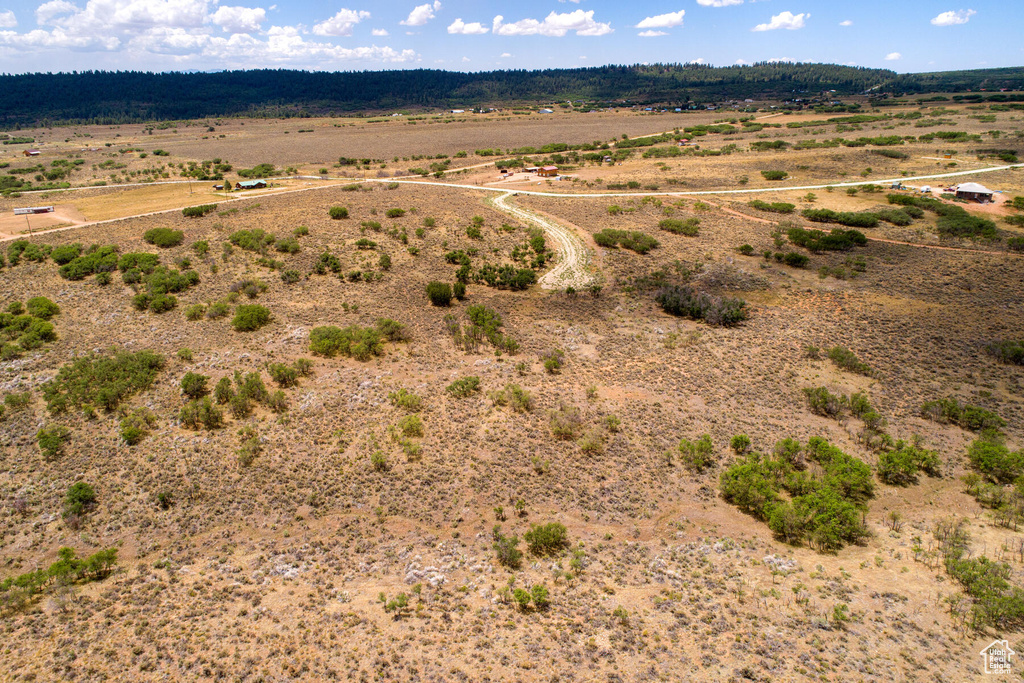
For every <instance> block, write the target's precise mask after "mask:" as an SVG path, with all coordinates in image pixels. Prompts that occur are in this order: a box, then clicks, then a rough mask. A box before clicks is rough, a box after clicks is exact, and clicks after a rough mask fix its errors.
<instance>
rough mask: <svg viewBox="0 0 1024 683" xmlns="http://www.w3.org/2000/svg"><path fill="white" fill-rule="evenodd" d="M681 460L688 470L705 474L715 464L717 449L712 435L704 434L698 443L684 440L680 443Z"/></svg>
mask: <svg viewBox="0 0 1024 683" xmlns="http://www.w3.org/2000/svg"><path fill="white" fill-rule="evenodd" d="M679 459H680V460H682V462H683V464H684V465H685V466H686V467H687V469H689V470H691V471H693V472H703V471H704V470H706V469H708V468H709V467H711V466H712V465H714V464H715V448H714V445H713V444H712V443H711V435H710V434H704V435H703V436H701V437H700V439H698V440H697V441H690V440H689V439H683V440H682V441H680V442H679Z"/></svg>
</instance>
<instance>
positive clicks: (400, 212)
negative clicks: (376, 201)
mask: <svg viewBox="0 0 1024 683" xmlns="http://www.w3.org/2000/svg"><path fill="white" fill-rule="evenodd" d="M384 215H385V216H387V217H388V218H401V217H402V216H404V215H405V209H388V210H387V211H385V212H384Z"/></svg>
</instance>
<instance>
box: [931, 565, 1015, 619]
mask: <svg viewBox="0 0 1024 683" xmlns="http://www.w3.org/2000/svg"><path fill="white" fill-rule="evenodd" d="M945 565H946V572H947V573H948V574H949V576H950V577H951V578H952V579H953V580H955V581H957V582H959V583H960V585H961V586H963V588H964V592H965V593H967V594H968V595H969V596H970V597H971V600H972V604H971V625H972V626H974V627H975V628H982V627H986V626H987V627H992V628H999V629H1007V630H1016V629H1019V628H1020V626H1021V625H1022V624H1024V590H1022V589H1021V588H1019V587H1017V586H1014V585H1013V584H1011V583H1010V581H1009V579H1010V577H1011V575H1012V570H1011V568H1010V565H1008V564H1006V563H1001V562H993V561H991V560H989V559H988V558H987V557H984V556H982V557H979V558H964V557H963V552H955V553H950V554H947V557H946V560H945Z"/></svg>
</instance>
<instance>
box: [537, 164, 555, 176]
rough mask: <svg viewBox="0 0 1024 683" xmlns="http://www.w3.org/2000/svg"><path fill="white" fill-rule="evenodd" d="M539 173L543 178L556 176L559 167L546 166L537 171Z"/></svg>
mask: <svg viewBox="0 0 1024 683" xmlns="http://www.w3.org/2000/svg"><path fill="white" fill-rule="evenodd" d="M537 175H539V176H540V177H542V178H554V177H555V176H557V175H558V167H557V166H545V167H544V168H542V169H540V170H539V171H537Z"/></svg>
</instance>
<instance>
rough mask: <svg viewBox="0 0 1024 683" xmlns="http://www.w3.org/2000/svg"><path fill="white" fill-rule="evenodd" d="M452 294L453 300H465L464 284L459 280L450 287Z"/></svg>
mask: <svg viewBox="0 0 1024 683" xmlns="http://www.w3.org/2000/svg"><path fill="white" fill-rule="evenodd" d="M452 293H453V294H455V298H456V299H458V300H459V301H462V300H463V299H465V298H466V283H465V282H462V281H461V280H459V281H457V282H456V283H455V284H454V285H452Z"/></svg>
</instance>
